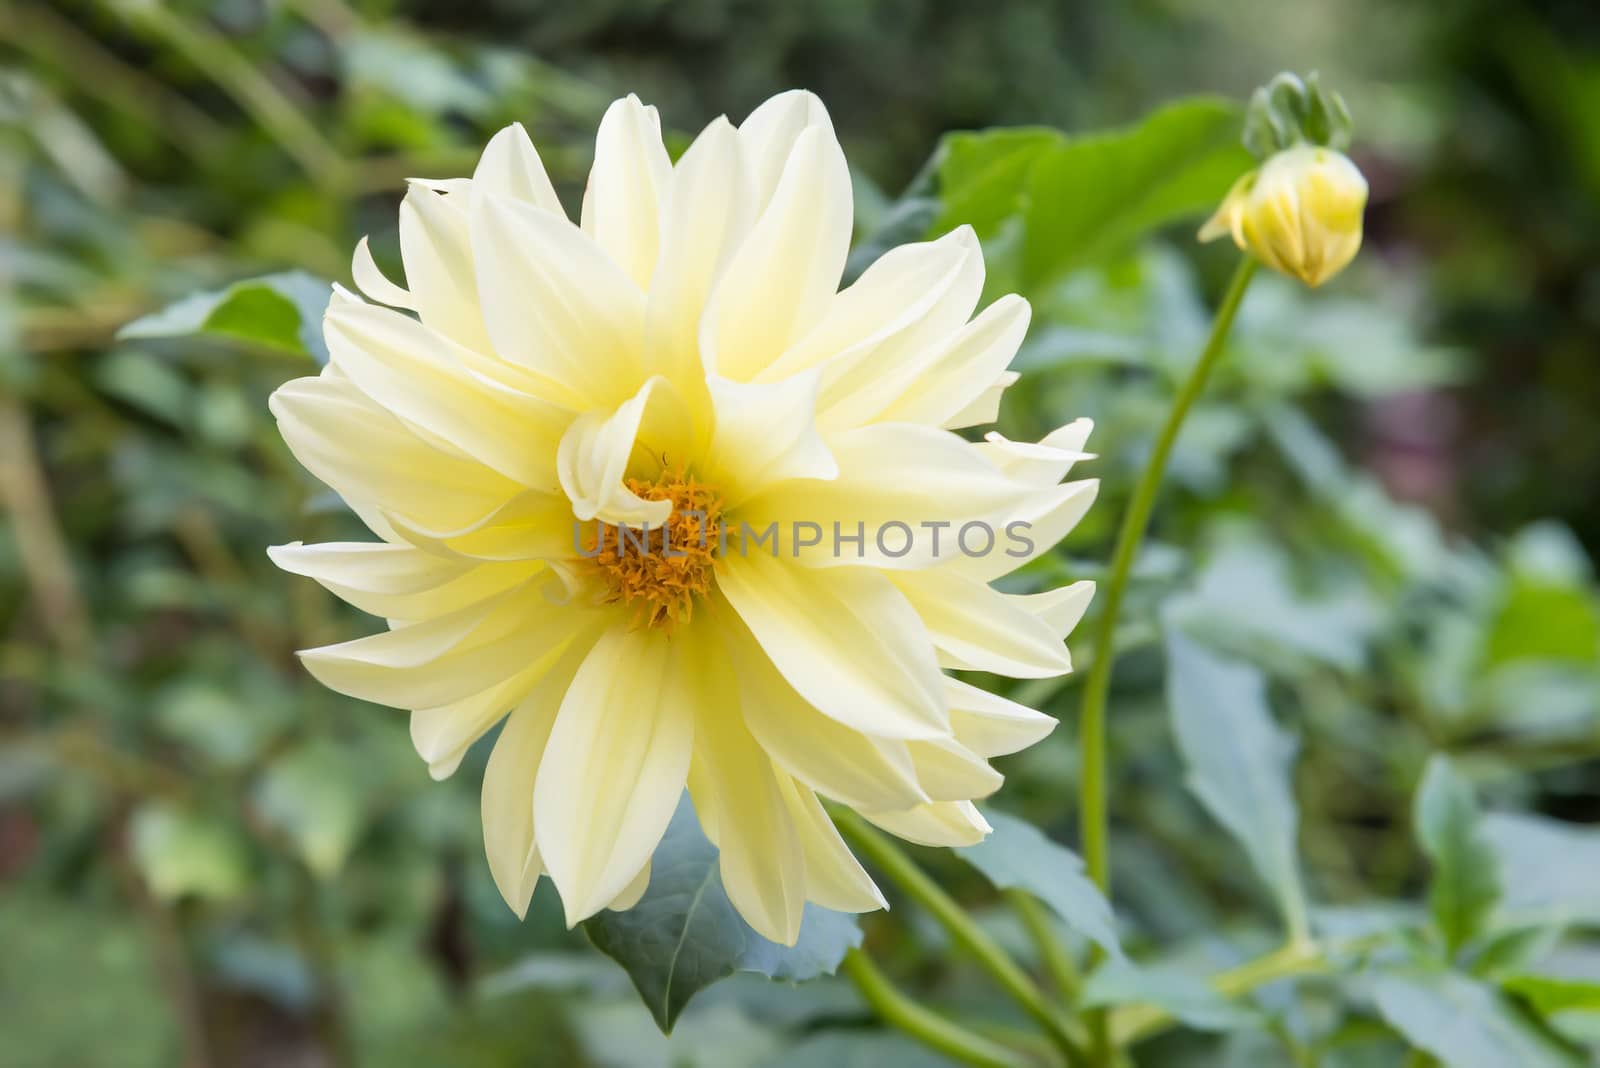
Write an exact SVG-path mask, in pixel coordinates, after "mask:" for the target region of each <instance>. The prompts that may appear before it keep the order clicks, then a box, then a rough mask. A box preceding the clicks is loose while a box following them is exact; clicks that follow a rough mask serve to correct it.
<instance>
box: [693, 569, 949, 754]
mask: <svg viewBox="0 0 1600 1068" xmlns="http://www.w3.org/2000/svg"><path fill="white" fill-rule="evenodd" d="M718 584H719V588H720V589H721V590H722V591H723V593H724V594H725V595H726V596H727V598H728V601H729V603H731V604H732V605H733V607H734V610H735V611H737V612H738V613H739V617H740V618H741V619H742V620H743V621H744V623H745V625H746V626H748V627H749V628H750V631H751V633H752V634H754V635H755V637H756V640H757V641H758V642H760V643H761V647H762V648H763V649H765V650H766V652H767V656H768V657H770V658H771V660H772V663H773V665H774V666H775V667H776V668H777V669H778V671H779V672H780V673H781V674H782V675H783V677H784V678H785V679H787V680H788V682H789V685H790V686H793V687H794V688H795V690H797V691H798V692H799V693H800V695H801V696H802V697H804V698H805V699H806V700H807V701H809V702H810V703H811V704H812V705H815V706H816V707H817V709H819V710H820V711H821V712H822V713H823V714H825V715H827V716H829V717H831V718H833V719H835V720H838V721H839V722H840V723H843V724H844V725H846V726H848V727H853V728H855V729H856V730H859V731H862V732H864V733H867V734H871V735H875V736H877V737H882V738H900V739H907V738H937V737H942V736H946V735H948V734H949V722H950V721H949V717H948V714H947V712H946V709H945V705H944V695H943V688H942V686H941V684H940V681H939V680H940V674H939V669H938V664H937V662H936V661H935V659H934V657H933V653H932V646H931V644H930V643H929V639H928V633H927V631H926V629H924V627H923V626H922V622H921V620H920V619H918V618H917V614H916V612H915V611H913V610H912V608H911V606H910V604H908V603H907V602H906V600H905V598H904V596H902V595H901V594H900V593H899V591H897V590H896V589H895V588H894V586H893V584H891V583H890V582H889V580H888V579H886V578H884V577H883V576H882V575H881V574H879V573H877V572H876V571H872V570H869V569H866V568H831V569H828V570H825V571H818V570H809V569H806V568H800V567H796V566H794V565H793V563H792V562H789V561H781V560H775V559H772V558H771V557H769V556H767V555H766V554H765V553H764V552H763V551H761V550H757V551H755V552H752V553H750V554H749V555H738V554H737V553H735V552H730V553H729V554H728V555H727V556H725V557H724V558H723V566H722V568H721V569H720V570H719V572H718Z"/></svg>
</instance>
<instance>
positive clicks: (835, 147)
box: [700, 126, 853, 381]
mask: <svg viewBox="0 0 1600 1068" xmlns="http://www.w3.org/2000/svg"><path fill="white" fill-rule="evenodd" d="M852 217H853V208H852V204H851V198H850V170H849V168H848V167H847V166H846V165H845V161H844V153H843V152H842V151H841V150H840V148H839V143H838V142H837V141H836V140H834V139H833V135H832V133H831V132H830V131H828V130H825V129H823V128H821V127H816V126H812V127H809V128H808V129H806V131H805V132H803V133H802V134H801V135H800V137H799V140H798V141H797V142H796V143H795V148H794V152H793V154H792V155H791V156H790V158H789V162H788V164H787V166H786V167H785V168H784V172H783V178H782V179H781V180H780V181H779V183H778V188H777V190H776V191H775V192H774V193H773V197H772V202H771V203H770V204H768V205H767V207H766V210H765V211H763V212H762V214H761V216H760V218H759V219H758V220H757V221H756V224H755V226H754V227H753V228H752V229H751V231H750V234H749V236H748V237H746V238H745V240H744V242H743V244H742V245H741V246H740V248H739V251H738V252H737V253H735V254H734V257H733V259H732V261H731V262H730V263H729V264H728V267H727V269H726V270H725V271H724V272H723V274H722V279H721V281H720V282H719V283H718V284H717V287H716V290H715V292H714V293H713V295H712V297H711V300H710V303H709V304H708V305H707V308H706V312H705V317H704V318H703V319H702V321H701V324H700V355H701V358H702V360H703V361H704V363H705V366H706V369H707V371H710V372H715V373H717V374H721V375H723V376H724V377H727V378H732V379H735V380H737V381H748V380H750V379H751V378H754V377H755V376H756V375H757V374H759V373H760V372H761V369H762V368H764V367H766V366H767V365H768V364H770V363H772V362H773V361H774V360H776V359H777V358H778V357H779V356H780V355H782V354H783V351H784V350H785V349H787V348H788V347H789V346H790V345H791V344H793V343H794V342H795V341H797V340H798V339H799V338H801V337H803V336H804V335H805V333H806V332H807V331H808V330H810V329H811V328H812V327H813V326H814V325H815V324H816V323H817V322H818V321H819V320H820V319H821V318H822V316H823V314H824V313H825V312H826V310H827V307H828V305H829V303H830V302H831V301H832V300H833V298H834V293H835V291H836V290H837V289H838V287H839V277H840V275H841V273H842V272H843V270H844V261H845V255H846V253H847V252H848V251H849V247H850V230H851V226H852Z"/></svg>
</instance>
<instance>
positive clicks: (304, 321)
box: [117, 271, 332, 363]
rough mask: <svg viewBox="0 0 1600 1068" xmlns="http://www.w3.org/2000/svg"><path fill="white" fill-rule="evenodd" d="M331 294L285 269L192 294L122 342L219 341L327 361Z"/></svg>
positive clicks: (138, 324) (127, 329) (127, 331)
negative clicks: (325, 324)
mask: <svg viewBox="0 0 1600 1068" xmlns="http://www.w3.org/2000/svg"><path fill="white" fill-rule="evenodd" d="M331 292H332V290H331V288H330V287H329V285H328V283H327V282H325V281H323V280H322V279H320V278H317V277H316V276H314V275H310V274H307V273H306V272H304V271H284V272H282V273H280V274H269V275H263V276H262V277H260V278H248V279H245V280H244V281H242V282H235V283H233V285H231V286H227V287H226V288H224V289H216V290H210V291H208V292H204V293H192V294H190V295H189V296H187V297H184V298H183V299H182V300H180V301H178V302H177V303H175V304H169V305H167V306H166V307H165V308H163V309H161V310H160V311H158V312H155V313H153V314H151V315H146V316H145V317H144V318H142V319H135V320H134V321H133V322H131V323H129V324H128V325H127V326H124V327H123V328H122V329H121V330H120V331H118V333H117V337H118V338H121V339H133V338H137V339H146V338H182V337H194V336H201V337H206V336H209V337H218V338H226V339H228V340H233V341H244V342H248V343H251V344H255V345H261V346H264V347H266V348H269V349H274V350H277V351H280V352H287V353H292V354H294V355H302V356H310V357H312V358H313V359H315V360H316V361H317V362H318V363H327V362H328V349H327V346H326V345H325V344H324V342H323V340H322V313H323V311H324V310H325V309H326V308H327V306H328V297H329V295H330V293H331Z"/></svg>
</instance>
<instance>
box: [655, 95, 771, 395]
mask: <svg viewBox="0 0 1600 1068" xmlns="http://www.w3.org/2000/svg"><path fill="white" fill-rule="evenodd" d="M754 218H755V194H754V190H753V188H752V185H751V181H750V175H749V172H748V170H747V169H746V167H745V162H744V154H743V152H742V150H741V148H740V145H739V138H738V136H737V134H736V133H735V132H734V129H733V127H732V126H731V125H729V123H728V120H727V119H725V118H723V119H717V120H715V121H714V122H712V123H711V125H709V126H707V127H706V128H705V130H704V131H703V132H702V133H701V134H700V136H699V137H697V138H695V140H694V143H693V144H692V145H690V146H689V148H688V150H687V151H686V152H684V154H683V157H682V158H681V159H679V160H678V164H677V166H676V167H674V168H673V171H672V178H671V181H670V183H669V185H668V190H667V196H666V199H665V201H664V203H663V207H662V219H661V256H660V260H659V262H658V263H657V264H656V270H655V274H654V275H653V276H652V278H651V280H650V291H649V299H648V306H647V309H646V312H645V319H646V324H647V329H646V338H647V340H646V345H647V347H648V352H647V357H648V361H649V366H650V368H651V370H653V371H655V372H656V373H658V374H663V375H666V376H667V377H668V378H669V379H671V380H672V381H673V382H674V384H676V385H678V387H679V389H680V390H683V391H684V392H685V393H686V395H687V394H688V393H689V392H690V386H691V385H695V386H696V388H701V389H703V388H704V387H703V385H698V384H699V383H701V382H702V381H703V379H704V372H703V371H702V367H701V361H700V316H701V314H702V312H704V310H705V306H706V301H707V300H708V299H710V296H711V291H712V290H713V288H715V286H716V284H717V280H718V279H719V278H720V277H721V276H722V272H723V270H724V269H725V268H726V266H727V264H728V260H729V259H730V258H731V257H732V255H733V253H734V252H735V251H736V250H737V249H738V247H739V244H740V243H741V242H742V241H743V240H744V236H745V234H746V233H747V232H748V231H749V229H750V225H751V223H752V222H753V221H754Z"/></svg>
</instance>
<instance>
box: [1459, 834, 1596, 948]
mask: <svg viewBox="0 0 1600 1068" xmlns="http://www.w3.org/2000/svg"><path fill="white" fill-rule="evenodd" d="M1483 834H1484V837H1485V838H1486V839H1487V841H1488V843H1489V848H1490V849H1491V850H1493V852H1494V854H1495V856H1496V857H1497V858H1498V859H1499V866H1500V871H1501V872H1502V873H1504V874H1505V878H1504V880H1503V885H1502V887H1501V896H1500V907H1499V908H1498V909H1497V910H1496V913H1495V922H1496V923H1497V924H1500V925H1504V926H1509V927H1516V926H1535V927H1539V926H1546V925H1551V924H1586V925H1591V926H1592V925H1600V830H1595V829H1593V828H1589V827H1578V826H1575V825H1573V824H1569V823H1562V822H1561V821H1559V820H1552V819H1547V818H1545V817H1543V816H1531V815H1526V814H1522V813H1489V814H1487V815H1485V816H1484V817H1483Z"/></svg>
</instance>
